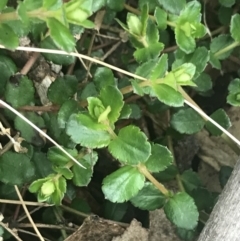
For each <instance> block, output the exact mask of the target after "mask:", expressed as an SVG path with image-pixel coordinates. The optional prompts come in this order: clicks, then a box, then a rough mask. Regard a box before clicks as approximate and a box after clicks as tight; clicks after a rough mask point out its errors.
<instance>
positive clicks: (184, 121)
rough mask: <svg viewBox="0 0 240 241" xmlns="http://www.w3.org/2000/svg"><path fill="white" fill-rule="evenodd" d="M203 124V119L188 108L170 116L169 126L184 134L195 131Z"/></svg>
mask: <svg viewBox="0 0 240 241" xmlns="http://www.w3.org/2000/svg"><path fill="white" fill-rule="evenodd" d="M204 124H205V121H204V119H203V118H202V117H201V116H200V115H199V114H198V113H197V112H196V111H195V110H193V109H190V108H185V109H182V110H179V111H178V112H176V113H175V114H173V116H172V118H171V126H172V127H173V128H174V129H175V130H177V131H178V132H180V133H184V134H193V133H196V132H198V131H200V130H201V129H202V128H203V126H204Z"/></svg>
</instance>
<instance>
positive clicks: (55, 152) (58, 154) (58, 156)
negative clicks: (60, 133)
mask: <svg viewBox="0 0 240 241" xmlns="http://www.w3.org/2000/svg"><path fill="white" fill-rule="evenodd" d="M64 149H65V150H66V151H67V152H68V153H69V154H70V155H71V156H73V157H76V156H77V155H78V152H77V150H76V149H73V150H72V149H68V148H64ZM47 158H48V160H49V161H50V162H52V163H53V164H54V165H59V166H63V165H66V164H67V163H68V162H69V161H70V158H69V157H68V156H67V155H66V154H64V153H63V152H62V151H61V150H60V149H59V148H57V147H56V146H54V147H51V148H49V149H48V153H47Z"/></svg>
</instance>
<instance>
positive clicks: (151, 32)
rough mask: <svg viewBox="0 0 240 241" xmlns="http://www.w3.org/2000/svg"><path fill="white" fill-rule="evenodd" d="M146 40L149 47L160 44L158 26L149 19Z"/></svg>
mask: <svg viewBox="0 0 240 241" xmlns="http://www.w3.org/2000/svg"><path fill="white" fill-rule="evenodd" d="M145 38H146V41H147V43H148V45H152V44H156V43H159V31H158V28H157V26H156V24H155V23H154V22H153V21H152V20H151V19H148V22H147V29H146V37H145Z"/></svg>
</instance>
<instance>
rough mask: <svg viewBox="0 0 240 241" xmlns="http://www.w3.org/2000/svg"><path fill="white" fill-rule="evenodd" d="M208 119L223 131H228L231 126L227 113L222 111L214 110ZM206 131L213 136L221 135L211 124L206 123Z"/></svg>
mask: <svg viewBox="0 0 240 241" xmlns="http://www.w3.org/2000/svg"><path fill="white" fill-rule="evenodd" d="M210 117H211V118H212V119H213V120H215V121H216V122H217V123H218V124H219V125H220V126H222V127H223V128H224V129H228V128H229V127H230V126H231V121H230V119H229V117H228V115H227V113H226V112H225V111H224V110H223V109H218V110H216V111H215V112H214V113H213V114H211V115H210ZM205 126H206V128H207V130H208V131H209V132H210V133H211V134H212V135H214V136H220V135H222V131H221V130H219V129H218V128H217V127H216V126H215V125H213V124H212V123H211V122H209V121H207V122H206V124H205Z"/></svg>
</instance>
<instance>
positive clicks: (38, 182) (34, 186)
mask: <svg viewBox="0 0 240 241" xmlns="http://www.w3.org/2000/svg"><path fill="white" fill-rule="evenodd" d="M48 180H49V177H46V178H41V179H38V180H35V181H34V182H32V183H31V185H30V186H29V188H28V190H29V192H31V193H36V192H38V191H40V189H41V187H42V185H43V183H44V182H46V181H48Z"/></svg>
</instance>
